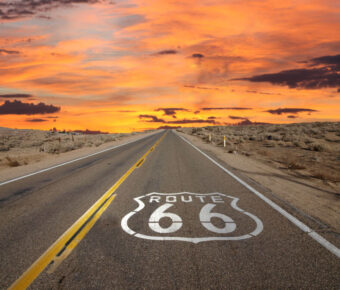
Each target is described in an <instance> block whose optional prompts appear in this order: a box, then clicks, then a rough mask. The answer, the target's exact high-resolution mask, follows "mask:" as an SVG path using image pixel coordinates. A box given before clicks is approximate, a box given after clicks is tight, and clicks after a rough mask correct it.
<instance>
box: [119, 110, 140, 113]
mask: <svg viewBox="0 0 340 290" xmlns="http://www.w3.org/2000/svg"><path fill="white" fill-rule="evenodd" d="M117 112H118V113H135V112H136V111H132V110H120V111H117Z"/></svg>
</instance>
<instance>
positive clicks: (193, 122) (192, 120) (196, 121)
mask: <svg viewBox="0 0 340 290" xmlns="http://www.w3.org/2000/svg"><path fill="white" fill-rule="evenodd" d="M166 123H167V124H202V123H207V124H218V122H216V121H215V120H211V119H209V118H208V119H207V120H196V119H183V120H177V121H169V122H166Z"/></svg>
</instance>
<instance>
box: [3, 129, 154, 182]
mask: <svg viewBox="0 0 340 290" xmlns="http://www.w3.org/2000/svg"><path fill="white" fill-rule="evenodd" d="M157 133H160V132H156V133H153V134H150V135H147V136H144V137H142V138H139V139H136V140H132V141H129V142H126V143H123V144H120V145H116V146H113V147H109V148H106V149H104V150H101V151H98V152H95V153H91V154H89V155H85V156H82V157H79V158H76V159H72V160H69V161H66V162H63V163H60V164H57V165H54V166H51V167H48V168H44V169H41V170H38V171H35V172H32V173H29V174H26V175H23V176H19V177H16V178H13V179H10V180H7V181H4V182H1V183H0V186H2V185H5V184H8V183H11V182H14V181H17V180H20V179H24V178H26V177H30V176H32V175H36V174H39V173H42V172H45V171H49V170H51V169H54V168H58V167H61V166H64V165H66V164H70V163H73V162H76V161H79V160H82V159H85V158H88V157H91V156H94V155H98V154H100V153H103V152H106V151H110V150H113V149H116V148H118V147H122V146H125V145H128V144H131V143H134V142H137V141H139V140H142V139H144V138H147V137H150V136H153V135H155V134H157Z"/></svg>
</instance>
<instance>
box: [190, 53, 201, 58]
mask: <svg viewBox="0 0 340 290" xmlns="http://www.w3.org/2000/svg"><path fill="white" fill-rule="evenodd" d="M191 57H193V58H203V57H204V55H203V54H201V53H194V54H193V55H192V56H191Z"/></svg>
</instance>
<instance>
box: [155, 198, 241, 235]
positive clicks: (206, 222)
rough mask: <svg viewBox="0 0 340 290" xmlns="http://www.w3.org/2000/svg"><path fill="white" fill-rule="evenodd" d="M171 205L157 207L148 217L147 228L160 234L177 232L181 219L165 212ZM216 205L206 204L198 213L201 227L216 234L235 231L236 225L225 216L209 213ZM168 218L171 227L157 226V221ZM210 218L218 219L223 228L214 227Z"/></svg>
mask: <svg viewBox="0 0 340 290" xmlns="http://www.w3.org/2000/svg"><path fill="white" fill-rule="evenodd" d="M172 206H173V204H171V203H165V204H163V205H161V206H160V207H158V208H157V209H156V210H155V211H154V212H153V213H152V214H151V216H150V219H149V227H150V228H151V230H153V231H155V232H157V233H160V234H166V233H174V232H176V231H178V230H179V229H180V228H181V227H182V225H183V221H182V219H181V217H180V216H179V215H177V214H174V213H170V212H165V211H166V210H168V209H169V208H170V207H172ZM215 206H216V205H215V204H213V203H208V204H206V205H204V206H203V207H202V209H201V211H200V213H199V219H200V222H201V224H202V226H203V227H205V228H206V229H207V230H209V231H211V232H214V233H218V234H227V233H231V232H233V231H235V229H236V224H235V222H234V221H233V220H232V219H231V218H230V217H229V216H227V215H225V214H222V213H215V212H211V210H212V209H213V208H214V207H215ZM165 217H167V218H170V219H171V222H172V223H171V225H170V226H168V227H166V228H164V227H162V226H161V225H160V224H159V221H160V220H161V219H162V218H165ZM212 218H219V219H221V220H222V221H223V222H224V227H222V228H220V227H216V226H214V225H213V224H212V223H211V219H212Z"/></svg>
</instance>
